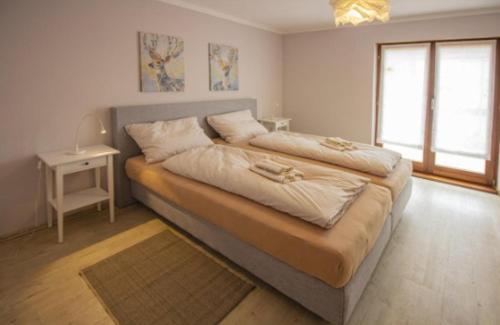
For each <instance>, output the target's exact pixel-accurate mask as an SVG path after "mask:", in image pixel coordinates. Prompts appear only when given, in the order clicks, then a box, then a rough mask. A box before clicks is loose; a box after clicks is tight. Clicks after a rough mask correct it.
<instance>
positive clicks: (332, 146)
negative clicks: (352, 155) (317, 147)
mask: <svg viewBox="0 0 500 325" xmlns="http://www.w3.org/2000/svg"><path fill="white" fill-rule="evenodd" d="M319 143H320V144H321V145H322V146H325V147H327V148H330V149H334V150H337V151H352V150H356V149H357V147H356V146H355V145H350V146H346V145H339V144H334V143H329V142H326V141H320V142H319Z"/></svg>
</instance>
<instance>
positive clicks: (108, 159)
mask: <svg viewBox="0 0 500 325" xmlns="http://www.w3.org/2000/svg"><path fill="white" fill-rule="evenodd" d="M81 149H83V150H85V153H82V154H78V155H75V154H71V153H70V152H69V150H68V151H55V152H47V153H42V154H39V155H38V157H39V158H40V160H41V161H43V163H44V164H45V178H46V192H47V194H46V196H47V223H48V226H49V227H52V208H54V209H55V210H56V212H57V233H58V240H59V242H60V243H62V242H63V224H64V213H65V212H68V211H72V210H75V209H78V208H82V207H84V206H88V205H91V204H96V203H97V209H98V210H99V211H100V210H101V203H102V202H103V201H109V221H110V222H114V220H115V209H114V189H113V155H116V154H119V153H120V152H119V151H118V150H116V149H113V148H111V147H108V146H105V145H97V146H90V147H85V148H81ZM104 166H107V176H108V191H107V192H106V191H105V190H103V189H102V188H101V167H104ZM89 169H94V170H95V171H94V174H95V187H92V188H89V189H85V190H82V191H78V192H74V193H69V194H66V195H64V182H63V179H64V175H67V174H72V173H76V172H81V171H84V170H89ZM54 174H55V192H56V193H55V194H56V195H55V197H54V193H53V190H54V186H53V184H54Z"/></svg>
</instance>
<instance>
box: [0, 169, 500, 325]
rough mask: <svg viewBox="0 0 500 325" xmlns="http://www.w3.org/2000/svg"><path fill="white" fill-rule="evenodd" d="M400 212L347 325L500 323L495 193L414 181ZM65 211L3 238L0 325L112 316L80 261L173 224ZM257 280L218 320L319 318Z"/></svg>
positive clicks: (136, 214) (499, 228) (140, 210)
mask: <svg viewBox="0 0 500 325" xmlns="http://www.w3.org/2000/svg"><path fill="white" fill-rule="evenodd" d="M414 181H415V186H414V193H413V196H412V198H411V200H410V203H409V204H408V207H407V209H406V212H405V217H404V219H403V220H402V222H401V224H400V225H399V227H398V229H397V231H396V233H395V234H394V235H393V238H392V239H391V241H390V242H389V244H388V246H387V248H386V250H385V252H384V255H383V257H382V259H381V261H380V263H379V265H378V267H377V269H376V271H375V273H374V275H373V277H372V279H371V281H370V283H369V285H368V286H367V288H366V290H365V292H364V294H363V297H362V298H361V300H360V302H359V303H358V306H357V307H356V310H355V311H354V314H353V316H352V317H351V319H350V321H349V324H425V325H430V324H467V325H469V324H492V325H493V324H500V197H498V196H495V195H492V194H487V193H482V192H476V191H473V190H468V189H464V188H460V187H454V186H450V185H445V184H440V183H434V182H431V181H427V180H422V179H414ZM107 220H108V219H107V216H106V211H103V212H85V213H80V214H78V215H75V216H70V217H68V218H67V221H66V223H65V242H64V244H57V234H56V230H55V229H56V228H52V229H43V230H38V231H36V232H34V233H32V234H31V235H26V236H22V237H20V238H17V239H13V240H8V241H4V242H2V243H0V324H9V323H16V324H110V323H112V321H111V319H110V318H109V317H108V315H107V314H106V312H105V310H104V308H103V307H102V306H101V304H100V303H99V301H98V300H97V299H96V298H95V296H94V295H93V293H92V292H91V291H90V290H89V288H88V287H87V285H86V284H85V283H84V282H83V280H82V279H81V278H80V276H79V275H78V272H79V270H80V269H82V268H84V267H86V266H89V265H92V264H94V263H96V262H97V261H99V260H101V259H104V258H106V257H108V256H110V255H112V254H114V253H117V252H119V251H121V250H123V249H125V248H127V247H129V246H131V245H134V244H136V243H138V242H140V241H142V240H144V239H146V238H149V237H150V236H152V235H154V234H156V233H158V232H160V231H162V230H164V229H166V228H167V227H170V226H169V225H167V224H165V223H164V222H162V221H161V219H160V218H159V217H158V216H157V215H156V214H155V213H154V212H152V211H151V210H149V209H147V208H145V207H143V206H141V205H135V206H132V207H128V208H126V209H123V210H120V211H119V212H118V215H117V221H116V222H115V223H114V224H109V223H108V222H107ZM254 280H255V281H256V282H257V285H258V288H257V289H256V290H254V291H253V292H252V293H251V294H250V295H248V296H247V297H246V298H245V300H243V301H242V302H241V303H240V305H239V306H238V307H237V308H235V309H234V310H233V311H232V312H231V313H230V314H229V315H228V316H227V317H226V318H225V319H224V321H223V324H323V323H324V321H322V320H321V319H319V318H318V317H317V316H315V315H313V314H312V313H310V312H309V311H307V310H305V309H304V308H302V307H301V306H299V305H298V304H296V303H294V302H293V301H291V300H290V299H288V298H286V297H284V296H283V295H281V294H279V293H278V292H276V291H275V290H273V289H272V288H269V287H268V286H266V285H264V284H263V283H260V282H259V281H258V280H256V279H254Z"/></svg>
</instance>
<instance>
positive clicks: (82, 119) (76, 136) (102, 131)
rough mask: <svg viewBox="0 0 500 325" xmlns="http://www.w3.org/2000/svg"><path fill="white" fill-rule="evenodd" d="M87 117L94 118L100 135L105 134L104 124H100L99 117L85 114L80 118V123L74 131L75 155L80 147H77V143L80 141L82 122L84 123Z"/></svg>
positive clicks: (94, 114) (93, 114)
mask: <svg viewBox="0 0 500 325" xmlns="http://www.w3.org/2000/svg"><path fill="white" fill-rule="evenodd" d="M89 117H95V119H96V120H97V122H99V126H100V127H101V133H106V129H105V128H104V124H103V123H102V121H101V119H100V118H99V116H97V114H96V113H87V114H85V115H84V116H83V117H82V118H81V120H80V123H78V127H77V129H76V133H75V153H78V152H80V147H79V144H78V142H79V140H80V129H81V128H82V125H83V121H85V120H86V119H87V118H89Z"/></svg>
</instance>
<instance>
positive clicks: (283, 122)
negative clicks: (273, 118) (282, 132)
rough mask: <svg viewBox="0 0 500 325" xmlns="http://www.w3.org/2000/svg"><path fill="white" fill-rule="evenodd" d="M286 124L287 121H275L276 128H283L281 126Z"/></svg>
mask: <svg viewBox="0 0 500 325" xmlns="http://www.w3.org/2000/svg"><path fill="white" fill-rule="evenodd" d="M287 126H288V121H279V122H276V128H277V129H280V128H283V127H287Z"/></svg>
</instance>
